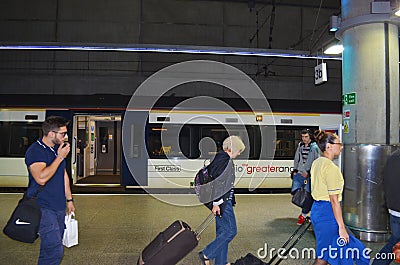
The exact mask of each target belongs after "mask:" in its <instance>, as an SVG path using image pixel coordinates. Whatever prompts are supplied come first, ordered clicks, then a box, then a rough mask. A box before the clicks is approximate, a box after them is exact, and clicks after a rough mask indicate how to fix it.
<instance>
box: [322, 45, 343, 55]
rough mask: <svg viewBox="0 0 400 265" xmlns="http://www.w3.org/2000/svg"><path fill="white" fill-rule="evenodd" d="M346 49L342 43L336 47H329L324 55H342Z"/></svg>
mask: <svg viewBox="0 0 400 265" xmlns="http://www.w3.org/2000/svg"><path fill="white" fill-rule="evenodd" d="M343 50H344V48H343V45H342V44H341V43H336V44H334V45H331V46H329V47H328V48H327V49H326V50H325V51H324V53H325V54H331V55H333V54H341V53H342V52H343Z"/></svg>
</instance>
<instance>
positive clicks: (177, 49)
mask: <svg viewBox="0 0 400 265" xmlns="http://www.w3.org/2000/svg"><path fill="white" fill-rule="evenodd" d="M0 50H71V51H117V52H162V53H189V54H215V55H239V56H257V57H281V58H298V59H325V60H341V59H342V58H341V57H334V56H323V55H322V56H312V55H308V54H306V52H302V51H290V50H268V49H264V50H263V49H252V48H249V49H246V48H224V47H204V46H201V47H200V46H198V47H196V46H191V47H184V46H173V47H167V46H166V45H148V46H146V45H144V46H134V47H128V46H126V47H124V46H121V47H118V46H78V45H1V44H0Z"/></svg>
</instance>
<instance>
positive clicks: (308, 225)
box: [268, 217, 311, 265]
mask: <svg viewBox="0 0 400 265" xmlns="http://www.w3.org/2000/svg"><path fill="white" fill-rule="evenodd" d="M304 226H305V228H304V230H303V231H302V232H301V233H300V234H299V236H298V237H297V238H296V239H295V240H294V241H293V242H292V244H291V245H290V246H289V247H288V248H287V249H286V250H285V252H284V253H283V254H282V255H281V257H280V258H279V260H278V261H277V262H276V263H275V265H278V264H279V263H281V261H282V260H283V259H282V257H286V255H287V254H288V253H289V251H290V250H291V249H292V248H293V247H294V246H295V245H296V244H297V242H299V241H300V239H301V238H302V237H303V236H304V234H305V233H306V232H307V230H308V228H309V227H310V226H311V221H310V217H306V220H305V222H304V223H302V224H301V225H300V226H299V227H298V228H297V229H296V231H294V232H293V234H292V235H291V236H290V237H289V239H288V240H287V241H286V242H285V243H284V244H283V245H282V247H281V248H285V247H286V246H287V245H288V244H289V242H290V241H291V240H292V239H293V238H294V236H295V235H296V234H297V233H298V232H299V231H300V229H302V228H303V227H304ZM279 255H280V253H276V254H275V255H274V256H273V257H272V258H271V260H270V261H269V262H268V264H272V262H273V261H274V260H275V259H276V258H277V257H278V256H279Z"/></svg>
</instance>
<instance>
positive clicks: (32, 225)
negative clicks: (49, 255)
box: [3, 185, 44, 243]
mask: <svg viewBox="0 0 400 265" xmlns="http://www.w3.org/2000/svg"><path fill="white" fill-rule="evenodd" d="M43 187H44V185H43V186H41V187H40V188H39V189H38V190H37V191H36V193H35V194H34V195H33V196H32V197H31V198H28V197H27V195H26V193H24V196H23V197H22V199H21V200H19V202H18V205H17V207H16V208H15V210H14V211H13V213H12V214H11V217H10V219H9V220H8V222H7V224H6V226H5V227H4V229H3V233H4V234H5V235H7V236H8V237H9V238H11V239H14V240H17V241H21V242H24V243H33V242H35V240H36V239H37V238H38V236H39V235H38V231H39V226H40V219H41V218H42V212H41V210H40V206H39V204H38V203H37V195H38V193H39V192H41V191H42V190H43Z"/></svg>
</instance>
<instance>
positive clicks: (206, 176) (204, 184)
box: [194, 164, 215, 209]
mask: <svg viewBox="0 0 400 265" xmlns="http://www.w3.org/2000/svg"><path fill="white" fill-rule="evenodd" d="M210 165H211V164H210ZM210 165H207V166H206V165H204V166H203V167H202V168H201V169H200V170H199V171H198V172H197V174H196V176H195V178H194V191H195V193H196V195H197V198H198V199H199V201H200V202H201V203H203V204H204V205H205V206H206V207H207V208H209V209H211V208H212V201H213V190H214V183H213V180H214V179H215V178H214V177H213V176H212V175H211V174H210V168H211V167H210Z"/></svg>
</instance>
